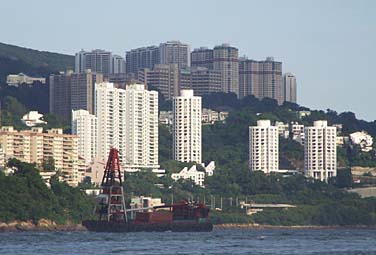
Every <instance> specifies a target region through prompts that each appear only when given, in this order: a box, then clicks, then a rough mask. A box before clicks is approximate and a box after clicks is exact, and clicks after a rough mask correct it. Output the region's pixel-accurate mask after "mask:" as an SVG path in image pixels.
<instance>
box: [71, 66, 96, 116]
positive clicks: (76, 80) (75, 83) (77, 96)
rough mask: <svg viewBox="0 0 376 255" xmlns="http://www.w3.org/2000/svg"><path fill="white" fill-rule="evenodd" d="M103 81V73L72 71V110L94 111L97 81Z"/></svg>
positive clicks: (91, 112)
mask: <svg viewBox="0 0 376 255" xmlns="http://www.w3.org/2000/svg"><path fill="white" fill-rule="evenodd" d="M97 82H98V83H100V82H103V74H99V73H94V72H91V71H90V70H89V71H86V72H84V73H72V74H71V79H70V83H71V84H70V89H71V91H70V97H71V99H70V102H71V105H70V110H79V109H84V110H88V111H89V113H90V114H93V113H94V87H95V83H97Z"/></svg>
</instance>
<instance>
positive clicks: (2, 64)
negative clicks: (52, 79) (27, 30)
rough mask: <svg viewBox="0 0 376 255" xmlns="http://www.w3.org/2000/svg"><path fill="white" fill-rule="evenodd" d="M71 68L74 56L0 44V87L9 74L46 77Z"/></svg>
mask: <svg viewBox="0 0 376 255" xmlns="http://www.w3.org/2000/svg"><path fill="white" fill-rule="evenodd" d="M73 67H74V56H70V55H64V54H59V53H53V52H48V51H38V50H33V49H28V48H23V47H18V46H14V45H9V44H4V43H0V85H2V84H4V83H5V80H6V76H7V75H8V74H9V73H13V74H16V73H20V72H23V73H25V74H27V75H31V76H48V75H49V74H51V73H55V72H58V71H65V70H66V69H73Z"/></svg>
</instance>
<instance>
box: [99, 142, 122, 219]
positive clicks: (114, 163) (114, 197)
mask: <svg viewBox="0 0 376 255" xmlns="http://www.w3.org/2000/svg"><path fill="white" fill-rule="evenodd" d="M97 199H98V200H99V204H100V209H99V221H108V222H119V223H127V222H128V219H127V213H126V209H125V201H124V192H123V182H122V175H121V171H120V161H119V151H118V150H117V149H115V148H111V150H110V153H109V155H108V159H107V164H106V168H105V169H104V174H103V178H102V184H101V192H100V195H99V196H98V198H97Z"/></svg>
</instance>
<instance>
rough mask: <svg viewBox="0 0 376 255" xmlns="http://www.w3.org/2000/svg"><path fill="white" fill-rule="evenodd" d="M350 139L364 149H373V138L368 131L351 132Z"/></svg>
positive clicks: (365, 150) (366, 150)
mask: <svg viewBox="0 0 376 255" xmlns="http://www.w3.org/2000/svg"><path fill="white" fill-rule="evenodd" d="M350 139H351V142H352V143H353V144H357V145H359V146H360V148H361V150H362V151H364V152H368V151H370V150H372V144H373V138H372V136H370V135H369V134H367V132H365V131H361V132H355V133H352V134H350Z"/></svg>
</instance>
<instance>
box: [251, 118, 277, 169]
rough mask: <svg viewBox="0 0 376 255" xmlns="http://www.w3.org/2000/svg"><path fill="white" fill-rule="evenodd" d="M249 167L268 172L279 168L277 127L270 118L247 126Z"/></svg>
mask: <svg viewBox="0 0 376 255" xmlns="http://www.w3.org/2000/svg"><path fill="white" fill-rule="evenodd" d="M249 168H250V170H251V171H263V172H264V173H266V174H268V173H270V172H277V171H278V170H279V159H278V127H276V126H271V124H270V120H259V121H257V126H251V127H249Z"/></svg>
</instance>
